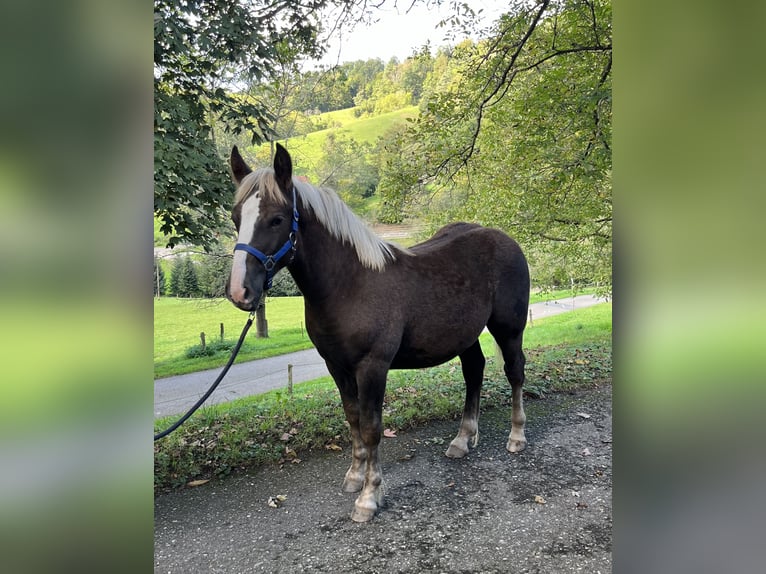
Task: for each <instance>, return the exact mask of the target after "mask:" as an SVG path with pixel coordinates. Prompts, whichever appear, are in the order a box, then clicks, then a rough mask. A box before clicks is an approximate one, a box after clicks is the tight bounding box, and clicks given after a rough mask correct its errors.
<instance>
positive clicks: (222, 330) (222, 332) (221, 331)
mask: <svg viewBox="0 0 766 574" xmlns="http://www.w3.org/2000/svg"><path fill="white" fill-rule="evenodd" d="M221 342H222V343H223V323H221Z"/></svg>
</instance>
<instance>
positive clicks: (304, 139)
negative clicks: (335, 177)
mask: <svg viewBox="0 0 766 574" xmlns="http://www.w3.org/2000/svg"><path fill="white" fill-rule="evenodd" d="M353 111H354V108H348V109H345V110H337V111H334V112H326V113H324V114H321V115H320V119H322V120H326V121H327V123H328V125H331V126H333V127H329V128H326V129H323V130H317V131H314V132H311V133H309V134H306V135H303V136H296V137H293V138H290V139H289V140H287V142H286V143H285V145H286V147H287V148H288V149H289V150H290V154H291V155H292V157H293V161H294V162H295V167H296V172H297V173H300V174H306V175H309V177H310V179H311V178H313V177H314V176H315V174H313V169H314V167H315V166H316V165H317V164H318V163H319V160H320V159H321V157H322V147H323V146H324V142H325V140H326V139H327V136H328V135H329V134H336V135H341V134H342V135H344V136H348V137H350V138H353V139H355V140H356V141H358V142H360V143H362V142H366V143H371V144H374V143H375V142H376V141H377V139H378V137H380V136H382V135H383V134H384V133H386V131H388V130H389V129H390V128H391V126H393V125H394V124H396V123H399V122H403V121H405V119H406V118H414V117H415V116H417V114H418V107H417V106H408V107H406V108H401V109H399V110H395V111H393V112H388V113H385V114H379V115H376V116H363V117H360V118H357V117H355V116H354V113H353ZM266 148H268V144H262V146H260V147H259V149H260V150H261V153H262V154H264V155H265V150H266ZM314 183H318V182H314Z"/></svg>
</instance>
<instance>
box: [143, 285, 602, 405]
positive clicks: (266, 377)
mask: <svg viewBox="0 0 766 574" xmlns="http://www.w3.org/2000/svg"><path fill="white" fill-rule="evenodd" d="M602 301H603V300H601V299H597V298H596V297H595V296H593V295H578V296H577V297H574V298H568V299H559V300H557V301H548V302H546V303H533V304H532V305H530V306H529V308H530V310H531V317H532V321H533V322H534V321H535V320H536V319H542V318H543V317H549V316H551V315H557V314H558V313H564V312H566V311H571V310H573V309H581V308H583V307H589V306H591V305H595V304H596V303H600V302H602ZM243 317H244V314H243ZM288 364H291V365H293V383H301V382H304V381H310V380H312V379H316V378H319V377H324V376H327V375H329V373H328V372H327V367H326V366H325V363H324V361H323V360H322V358H321V357H320V356H319V353H317V351H316V349H309V350H306V351H299V352H297V353H290V354H287V355H279V356H277V357H271V358H269V359H260V360H257V361H248V362H246V363H239V364H236V365H233V366H232V367H231V369H230V370H229V373H228V374H227V375H226V378H225V379H224V380H223V382H221V384H220V385H219V386H218V388H217V389H216V390H215V392H214V393H213V394H212V395H211V396H210V398H209V399H208V400H207V402H206V403H205V404H208V405H210V404H217V403H225V402H228V401H232V400H234V399H238V398H241V397H247V396H250V395H255V394H258V393H265V392H266V391H270V390H273V389H279V388H283V387H286V386H287V365H288ZM219 372H220V369H212V370H208V371H199V372H197V373H190V374H188V375H178V376H175V377H167V378H164V379H157V380H156V381H155V382H154V416H155V418H159V417H164V416H168V415H176V414H182V413H184V412H186V410H187V409H188V408H189V407H191V406H192V405H193V404H194V403H195V402H196V401H197V399H199V397H201V396H202V395H203V394H204V393H205V391H206V390H207V389H208V387H209V386H210V385H211V383H212V382H213V381H214V380H215V378H216V377H217V376H218V373H219Z"/></svg>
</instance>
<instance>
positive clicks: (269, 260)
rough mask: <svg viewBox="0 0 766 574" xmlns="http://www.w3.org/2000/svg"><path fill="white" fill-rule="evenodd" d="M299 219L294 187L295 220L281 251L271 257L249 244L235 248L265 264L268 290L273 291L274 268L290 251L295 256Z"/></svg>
mask: <svg viewBox="0 0 766 574" xmlns="http://www.w3.org/2000/svg"><path fill="white" fill-rule="evenodd" d="M298 218H299V216H298V207H297V203H296V201H295V186H293V220H292V225H291V227H290V235H289V236H288V238H287V241H285V244H284V245H283V246H282V247H281V248H280V249H279V251H277V252H276V253H272V254H271V255H266V254H264V253H263V252H262V251H259V250H258V249H256V248H255V247H253V246H251V245H248V244H247V243H237V244H236V245H235V246H234V251H246V252H247V253H249V254H250V255H252V256H253V257H255V258H256V259H257V260H258V261H260V262H261V263H263V266H264V267H265V268H266V282H265V287H266V289H271V282H272V281H273V280H274V274H275V273H274V268H275V267H276V266H277V263H279V261H280V260H281V259H282V258H283V257H284V256H285V255H287V253H288V252H290V251H292V252H293V255H295V248H296V245H297V244H298V241H297V237H296V233H297V232H298ZM288 264H289V263H288Z"/></svg>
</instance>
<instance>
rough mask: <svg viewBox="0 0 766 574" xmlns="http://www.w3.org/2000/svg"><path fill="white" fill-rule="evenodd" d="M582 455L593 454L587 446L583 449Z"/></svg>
mask: <svg viewBox="0 0 766 574" xmlns="http://www.w3.org/2000/svg"><path fill="white" fill-rule="evenodd" d="M582 455H583V456H590V455H591V452H590V449H589V448H588V447H585V448H584V449H582Z"/></svg>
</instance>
